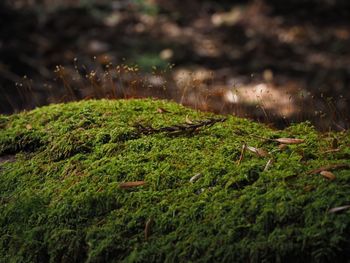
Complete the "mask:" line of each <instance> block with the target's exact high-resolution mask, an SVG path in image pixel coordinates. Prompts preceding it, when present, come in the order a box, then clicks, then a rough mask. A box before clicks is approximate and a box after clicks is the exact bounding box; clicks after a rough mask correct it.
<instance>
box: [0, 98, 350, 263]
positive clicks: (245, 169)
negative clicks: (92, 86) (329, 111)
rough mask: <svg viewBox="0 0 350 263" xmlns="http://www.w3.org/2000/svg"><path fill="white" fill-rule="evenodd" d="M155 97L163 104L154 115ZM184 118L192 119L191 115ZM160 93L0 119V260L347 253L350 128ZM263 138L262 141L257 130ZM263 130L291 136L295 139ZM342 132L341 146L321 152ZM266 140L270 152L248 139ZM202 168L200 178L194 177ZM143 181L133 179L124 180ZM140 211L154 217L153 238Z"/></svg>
mask: <svg viewBox="0 0 350 263" xmlns="http://www.w3.org/2000/svg"><path fill="white" fill-rule="evenodd" d="M157 108H164V109H166V110H167V111H168V112H164V113H159V112H157ZM186 116H187V117H186ZM212 117H215V115H212V114H209V113H202V112H196V111H193V110H190V109H187V108H184V107H182V106H180V105H177V104H175V103H170V102H165V101H154V100H128V101H124V100H118V101H109V100H101V101H84V102H76V103H69V104H61V105H52V106H48V107H43V108H39V109H36V110H33V111H30V112H24V113H20V114H16V115H12V116H0V128H1V129H0V156H3V157H6V156H8V155H10V154H11V155H15V157H16V158H15V161H5V162H0V189H1V191H0V205H1V210H0V255H2V257H1V258H0V262H47V261H49V262H84V261H87V262H117V261H125V262H153V261H156V262H181V261H186V262H187V261H201V262H202V261H203V262H213V261H218V262H247V261H249V262H262V261H264V262H271V261H272V262H273V261H282V262H286V261H287V262H305V261H310V262H328V261H337V262H341V261H343V262H344V261H345V259H347V258H349V257H350V251H349V247H350V216H349V215H350V210H345V211H342V212H339V213H329V212H328V211H329V209H331V208H333V207H337V206H342V205H348V204H349V202H350V200H349V196H350V184H349V183H350V172H349V170H346V169H340V170H336V171H334V174H335V176H336V179H335V180H334V181H329V180H327V179H325V178H323V177H322V176H321V175H314V174H310V173H308V171H310V170H312V169H315V168H318V167H320V166H322V165H327V164H337V163H347V164H350V162H349V158H348V156H349V153H350V150H349V143H350V136H349V133H335V134H319V133H318V132H316V131H315V130H314V128H313V127H312V126H311V125H310V124H308V123H303V124H297V125H293V126H291V127H289V128H287V129H285V130H283V131H276V130H272V129H270V128H268V127H266V126H264V125H261V124H257V123H254V122H251V121H248V120H245V119H239V118H236V117H233V116H229V117H228V119H227V120H226V121H225V122H220V123H216V124H215V125H213V126H211V127H203V128H201V129H199V130H198V131H194V132H189V133H182V134H177V135H175V136H174V135H171V136H170V134H167V133H166V132H161V133H154V134H148V135H142V134H141V133H139V132H138V130H137V129H136V128H135V127H136V125H137V124H142V125H143V126H147V125H148V126H151V127H153V128H155V129H158V128H162V127H170V126H174V125H183V124H184V123H186V118H187V119H190V120H192V121H195V120H206V119H208V118H212ZM259 137H260V138H259ZM261 137H263V138H269V139H273V138H279V137H294V138H301V139H305V143H302V144H297V145H289V146H287V147H286V148H285V149H283V150H279V149H278V147H277V146H278V143H276V142H275V141H273V140H264V139H261ZM334 138H337V140H338V142H339V149H340V150H339V151H338V152H335V153H330V154H327V153H326V154H324V152H325V151H326V150H327V149H329V148H330V147H331V145H332V140H334ZM244 143H246V144H247V145H249V146H253V147H261V148H264V149H266V150H267V151H270V153H271V155H272V156H273V159H274V163H273V165H272V166H271V167H270V168H269V169H268V170H264V167H265V165H266V163H267V161H268V160H269V159H270V158H271V156H268V157H263V158H261V157H258V156H256V155H254V154H253V153H250V152H246V154H245V157H244V159H243V160H242V161H241V163H240V164H238V160H239V158H240V155H241V149H242V145H243V144H244ZM198 173H200V174H201V175H202V176H201V177H199V179H198V180H197V181H195V182H194V183H191V182H190V179H191V178H192V177H193V176H194V175H196V174H198ZM141 180H143V181H145V182H146V185H144V186H140V187H135V188H131V189H122V188H120V187H119V184H120V183H121V182H130V181H141ZM146 222H152V223H150V227H149V229H148V230H147V231H146V232H147V238H145V226H146Z"/></svg>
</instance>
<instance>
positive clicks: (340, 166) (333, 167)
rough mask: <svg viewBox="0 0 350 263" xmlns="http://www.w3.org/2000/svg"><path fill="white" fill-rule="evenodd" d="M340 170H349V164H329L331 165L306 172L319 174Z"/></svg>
mask: <svg viewBox="0 0 350 263" xmlns="http://www.w3.org/2000/svg"><path fill="white" fill-rule="evenodd" d="M342 168H347V169H349V168H350V165H349V164H346V163H340V164H331V165H326V166H322V167H320V168H317V169H314V170H311V171H309V172H307V173H308V174H319V173H321V172H322V171H329V170H336V169H342Z"/></svg>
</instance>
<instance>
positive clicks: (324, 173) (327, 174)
mask: <svg viewBox="0 0 350 263" xmlns="http://www.w3.org/2000/svg"><path fill="white" fill-rule="evenodd" d="M320 174H321V175H322V176H323V177H325V178H327V179H328V180H331V181H333V180H334V179H335V175H334V174H333V173H332V172H329V171H322V172H320Z"/></svg>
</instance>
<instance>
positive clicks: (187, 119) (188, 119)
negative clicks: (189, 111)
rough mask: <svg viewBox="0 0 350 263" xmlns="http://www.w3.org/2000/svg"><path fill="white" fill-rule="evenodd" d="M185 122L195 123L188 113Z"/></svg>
mask: <svg viewBox="0 0 350 263" xmlns="http://www.w3.org/2000/svg"><path fill="white" fill-rule="evenodd" d="M185 122H186V123H187V124H193V122H192V121H191V119H190V118H189V117H188V115H186V120H185Z"/></svg>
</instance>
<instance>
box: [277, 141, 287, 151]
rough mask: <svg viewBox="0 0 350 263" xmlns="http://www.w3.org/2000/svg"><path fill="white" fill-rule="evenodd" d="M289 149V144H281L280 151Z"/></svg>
mask: <svg viewBox="0 0 350 263" xmlns="http://www.w3.org/2000/svg"><path fill="white" fill-rule="evenodd" d="M287 147H288V145H287V144H283V143H282V144H280V145H278V149H280V150H281V151H283V150H284V149H286V148H287Z"/></svg>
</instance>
